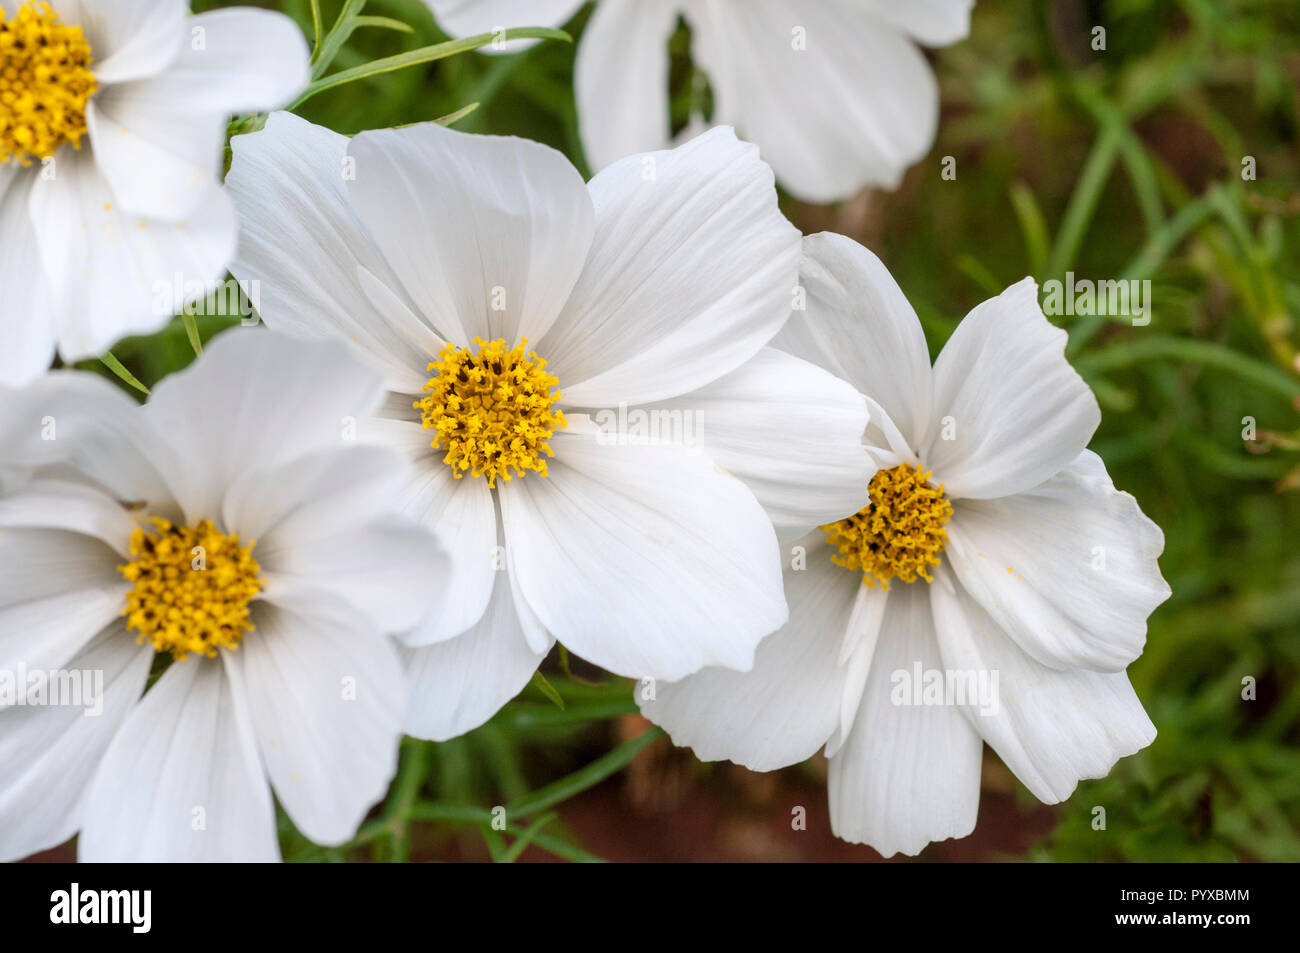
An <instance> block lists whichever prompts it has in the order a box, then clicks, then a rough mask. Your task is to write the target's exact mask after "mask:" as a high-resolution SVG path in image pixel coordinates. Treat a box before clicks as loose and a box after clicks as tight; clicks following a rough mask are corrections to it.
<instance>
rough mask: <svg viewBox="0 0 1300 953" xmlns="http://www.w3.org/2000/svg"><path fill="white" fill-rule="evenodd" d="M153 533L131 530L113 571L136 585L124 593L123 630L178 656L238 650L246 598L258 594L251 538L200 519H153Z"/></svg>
mask: <svg viewBox="0 0 1300 953" xmlns="http://www.w3.org/2000/svg"><path fill="white" fill-rule="evenodd" d="M151 522H152V523H153V525H154V527H155V528H156V530H157V532H156V533H147V532H145V531H144V530H143V529H136V531H135V533H134V534H133V535H132V536H131V556H132V557H133V558H132V559H131V561H130V562H129V563H127V564H126V565H124V566H119V567H118V569H119V571H120V572H121V573H122V575H123V576H125V577H126V579H127V581H128V582H131V583H134V588H132V590H131V591H130V592H129V593H128V594H127V597H126V608H125V609H123V610H122V615H124V616H126V617H127V621H126V627H127V630H128V631H135V632H139V633H140V635H139V636H138V637H137V638H136V642H138V643H144V642H145V641H146V640H148V641H149V642H150V643H151V644H152V645H153V647H154V650H155V651H157V652H171V653H172V657H173V658H175V659H176V660H177V661H180V660H181V659H183V658H185V657H186V656H187V655H188V654H189V653H191V652H194V653H196V654H199V655H206V656H207V657H208V658H215V657H216V655H217V649H218V648H225V649H236V648H238V647H239V642H240V640H241V639H242V638H243V637H244V633H245V632H251V631H253V623H252V622H251V621H250V620H249V617H248V603H249V602H250V601H251V600H252V598H253V597H254V596H256V595H257V594H258V593H259V592H261V591H262V581H261V579H260V578H258V574H259V573H260V572H261V567H260V566H258V564H257V562H256V561H255V560H254V559H253V543H249V544H248V545H247V546H243V545H241V544H240V542H239V537H238V536H233V535H231V536H227V535H226V534H225V533H222V532H219V531H218V530H216V529H215V528H213V526H212V521H211V520H204V521H203V522H201V523H199V524H198V526H195V527H193V528H190V527H186V526H174V525H172V524H171V523H169V522H168V521H167V520H165V519H159V518H158V517H154V518H153V519H152V520H151Z"/></svg>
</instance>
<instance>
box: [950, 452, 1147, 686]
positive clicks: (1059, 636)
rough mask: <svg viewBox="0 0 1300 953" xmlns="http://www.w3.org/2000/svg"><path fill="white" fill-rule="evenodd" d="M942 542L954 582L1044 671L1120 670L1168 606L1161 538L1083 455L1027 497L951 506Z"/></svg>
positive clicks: (1093, 459)
mask: <svg viewBox="0 0 1300 953" xmlns="http://www.w3.org/2000/svg"><path fill="white" fill-rule="evenodd" d="M948 540H949V541H948V545H947V550H946V552H945V558H946V559H947V560H948V561H949V563H950V565H951V567H952V571H953V576H954V578H956V579H958V580H959V581H960V583H961V585H963V586H964V587H965V588H966V590H967V591H968V592H969V593H970V594H971V595H972V596H973V597H974V599H975V601H976V602H978V603H979V604H980V605H981V606H983V607H984V609H985V610H987V611H988V613H989V614H990V615H991V616H992V617H993V618H994V619H995V620H996V621H997V623H998V624H999V625H1000V626H1001V627H1002V628H1003V629H1004V630H1005V631H1006V632H1007V633H1009V634H1010V636H1011V637H1012V638H1013V639H1015V641H1016V643H1017V644H1018V645H1019V646H1020V647H1021V648H1022V649H1024V650H1025V651H1026V652H1027V653H1029V655H1031V656H1032V657H1033V658H1035V659H1037V660H1038V661H1039V662H1040V663H1042V664H1043V665H1046V666H1049V667H1050V668H1056V669H1060V668H1086V669H1091V670H1093V671H1100V672H1119V671H1123V669H1124V668H1125V667H1126V666H1127V665H1128V664H1129V663H1130V662H1132V661H1134V660H1135V659H1136V658H1137V657H1138V656H1139V655H1141V654H1142V647H1143V646H1144V645H1145V644H1146V633H1147V618H1148V617H1149V616H1150V615H1151V613H1152V612H1153V611H1155V608H1156V606H1158V605H1160V603H1162V602H1164V601H1165V600H1166V599H1168V598H1169V585H1168V584H1167V583H1166V582H1165V580H1164V578H1163V577H1162V576H1161V575H1160V567H1159V565H1157V562H1156V560H1157V557H1158V556H1159V555H1160V553H1161V552H1162V551H1163V550H1164V546H1165V537H1164V533H1162V532H1161V531H1160V527H1158V526H1157V525H1156V524H1155V523H1153V522H1151V520H1149V519H1147V517H1146V516H1144V515H1143V514H1142V510H1141V509H1139V508H1138V504H1137V500H1135V499H1133V497H1132V496H1130V495H1129V494H1127V493H1121V492H1120V491H1119V490H1116V489H1115V485H1114V484H1113V483H1112V482H1111V479H1110V477H1109V476H1108V475H1107V473H1106V465H1105V464H1104V463H1102V461H1101V458H1100V457H1098V456H1097V455H1096V454H1095V453H1093V452H1092V451H1090V450H1085V451H1084V452H1083V453H1082V454H1080V455H1079V458H1078V459H1077V460H1076V461H1075V462H1074V463H1073V464H1072V465H1071V466H1069V467H1068V468H1067V469H1065V470H1064V471H1062V472H1061V473H1060V474H1058V475H1057V476H1055V477H1053V478H1052V479H1050V480H1048V481H1047V482H1046V483H1044V484H1042V485H1041V486H1039V487H1036V488H1034V489H1032V490H1029V491H1027V492H1024V493H1017V494H1016V495H1015V496H1009V497H1005V498H1002V499H997V500H958V501H957V503H956V504H955V513H954V515H953V519H952V522H951V523H950V524H949V527H948Z"/></svg>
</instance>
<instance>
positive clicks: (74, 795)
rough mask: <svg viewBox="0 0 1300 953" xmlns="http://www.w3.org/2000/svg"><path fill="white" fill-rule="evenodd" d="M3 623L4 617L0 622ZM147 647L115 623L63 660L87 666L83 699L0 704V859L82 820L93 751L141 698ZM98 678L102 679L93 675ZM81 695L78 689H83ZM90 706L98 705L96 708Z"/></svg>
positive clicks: (61, 836)
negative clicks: (1, 766)
mask: <svg viewBox="0 0 1300 953" xmlns="http://www.w3.org/2000/svg"><path fill="white" fill-rule="evenodd" d="M0 626H3V623H0ZM153 658H154V652H153V649H152V648H149V647H147V646H138V645H136V644H135V642H134V640H133V639H132V638H131V637H130V636H129V635H127V634H126V633H125V632H124V631H123V630H122V628H121V626H116V627H114V628H112V629H110V630H109V631H107V632H105V633H104V634H103V635H102V636H101V637H100V638H99V639H97V640H95V642H93V643H92V644H91V645H89V646H87V648H86V649H85V651H83V652H82V653H81V654H80V655H78V656H76V657H75V658H73V659H72V660H71V661H70V662H68V663H67V665H66V668H67V670H69V671H77V672H85V673H91V675H90V679H91V680H90V681H89V683H85V682H83V683H82V684H83V685H88V688H89V691H90V692H91V694H92V695H97V697H96V698H91V699H85V700H86V701H87V702H88V703H89V704H88V705H86V706H76V705H61V706H57V707H56V706H43V707H20V708H6V709H3V710H0V764H4V765H5V766H6V767H5V771H4V772H0V817H4V818H6V819H7V820H6V823H4V824H0V860H18V859H19V858H22V857H26V856H28V855H29V854H34V853H36V852H37V851H40V850H45V849H46V848H49V847H54V846H55V845H57V844H61V843H63V842H64V841H65V840H67V839H68V838H69V837H71V836H72V835H73V834H74V833H76V831H77V828H78V827H79V826H80V825H81V811H80V805H81V801H82V797H83V796H84V795H85V793H86V789H87V787H89V785H90V781H91V778H92V777H93V776H94V773H95V770H96V769H97V768H98V767H99V760H100V757H101V756H102V755H103V753H104V750H105V749H106V748H107V747H108V743H109V740H110V739H111V738H112V737H113V733H114V732H115V731H117V729H118V726H119V725H121V723H122V721H123V719H124V718H125V717H126V715H127V712H129V711H130V710H131V706H133V705H134V704H135V703H136V702H137V701H138V700H139V698H140V693H141V691H143V690H144V683H145V679H146V678H147V677H148V675H149V666H150V664H151V663H152V662H153ZM96 673H98V677H99V678H102V683H96V682H95V681H94V679H95V678H96ZM83 698H84V696H83ZM96 709H98V712H97V713H96Z"/></svg>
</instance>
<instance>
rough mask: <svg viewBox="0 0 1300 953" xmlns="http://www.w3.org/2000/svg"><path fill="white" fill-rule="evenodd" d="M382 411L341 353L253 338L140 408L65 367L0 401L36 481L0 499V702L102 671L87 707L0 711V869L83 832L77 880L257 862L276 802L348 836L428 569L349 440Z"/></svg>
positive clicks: (326, 833)
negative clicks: (354, 426) (26, 679)
mask: <svg viewBox="0 0 1300 953" xmlns="http://www.w3.org/2000/svg"><path fill="white" fill-rule="evenodd" d="M382 399H383V387H382V383H381V381H380V380H379V378H378V376H377V375H375V374H374V373H373V372H372V371H370V370H369V369H367V368H365V367H364V366H362V365H359V364H358V363H357V362H356V360H355V358H353V357H352V356H350V355H349V354H348V353H347V349H346V348H345V347H344V346H342V345H339V344H329V343H307V342H302V341H295V340H292V339H288V338H285V337H282V336H280V335H276V334H274V333H272V332H266V331H230V332H227V333H226V334H224V335H222V336H221V337H219V338H218V339H217V340H215V341H214V342H213V343H212V344H211V345H210V346H209V348H208V349H207V351H205V353H204V354H203V356H202V357H201V358H199V360H198V361H197V362H196V364H195V366H193V367H192V368H190V369H187V370H185V371H183V372H181V373H179V374H176V375H174V376H172V377H169V378H167V379H166V380H164V381H163V382H162V383H161V384H159V385H158V387H156V388H155V389H154V392H153V394H152V396H151V397H150V400H149V402H148V404H146V405H145V406H144V407H138V406H136V405H135V404H134V403H133V402H132V401H130V400H129V399H128V398H126V397H125V396H123V395H122V394H121V393H120V392H119V391H118V390H117V389H116V388H114V387H113V386H112V385H110V384H108V383H107V382H106V381H104V380H102V379H100V378H97V377H93V376H92V375H88V374H82V373H80V372H76V371H60V372H53V373H51V374H50V375H49V376H48V377H46V378H42V379H41V380H38V381H37V382H36V383H35V384H33V385H31V387H29V388H27V389H25V390H22V391H17V392H14V391H7V392H3V393H0V433H4V434H5V435H6V437H7V438H8V441H9V442H7V443H6V445H5V452H6V456H7V460H8V462H9V464H10V468H11V475H12V472H13V471H16V469H17V464H18V463H22V462H25V463H27V464H29V465H34V464H42V463H43V464H45V465H44V466H39V467H36V468H35V469H34V472H29V473H28V475H27V478H26V479H24V480H22V481H21V483H22V485H21V486H20V487H19V488H17V489H15V490H13V491H12V492H10V493H8V494H6V495H5V496H3V497H0V564H2V565H4V567H5V571H4V574H3V576H2V577H0V687H2V686H3V679H4V676H5V675H6V674H9V675H11V676H12V677H14V678H16V677H17V673H21V672H23V671H26V672H27V673H29V675H30V673H32V672H50V671H58V672H61V673H80V672H88V673H92V675H93V673H102V684H101V685H92V684H87V685H86V686H85V687H84V689H83V694H82V696H81V699H80V700H81V701H82V702H83V704H82V705H76V704H67V702H68V701H69V700H72V701H76V700H78V699H77V698H76V696H71V698H69V697H67V696H59V698H57V699H56V698H55V697H53V696H51V697H47V698H46V699H44V701H45V702H46V704H44V705H36V704H34V702H36V701H40V700H42V699H40V698H39V696H30V697H27V698H26V699H25V703H23V701H20V699H19V698H18V692H13V691H11V693H10V697H8V698H4V696H2V695H0V763H3V764H4V765H5V770H4V771H3V772H0V858H6V859H12V858H17V857H23V856H25V855H27V854H30V853H32V852H34V851H37V850H41V849H44V848H47V847H51V846H54V845H56V844H59V843H61V842H62V841H64V840H66V839H67V838H68V837H70V836H71V835H72V834H73V833H75V832H77V831H80V832H81V836H80V840H79V843H78V854H79V856H80V858H81V859H82V860H91V861H99V860H167V861H170V860H276V859H278V858H279V848H278V846H277V840H276V823H275V811H274V808H273V806H272V801H271V788H272V787H273V788H274V789H275V794H276V796H277V797H278V798H279V800H280V803H281V804H282V805H283V806H284V808H285V810H286V811H287V812H288V813H289V816H290V817H291V818H292V819H293V821H294V823H295V824H297V826H298V828H299V830H301V831H302V832H303V833H304V834H305V835H307V836H308V837H310V838H311V839H312V840H315V841H318V842H321V843H327V844H337V843H341V842H343V841H345V840H346V839H347V838H348V837H350V836H351V835H352V833H353V832H354V831H355V829H356V826H357V824H358V823H359V821H360V820H361V818H362V817H363V816H364V815H365V812H366V810H367V809H368V808H369V807H370V805H372V804H373V803H374V802H375V801H376V800H378V799H379V798H380V797H382V795H383V793H384V791H385V790H386V788H387V785H388V782H389V780H390V779H391V777H392V774H393V772H394V769H395V767H396V763H397V747H398V742H399V741H400V738H401V720H402V714H403V709H404V705H405V700H406V690H405V683H404V677H403V672H402V668H401V661H400V659H399V658H398V650H397V644H396V643H395V642H394V641H393V640H392V639H391V638H389V635H388V634H389V633H392V632H396V631H398V630H400V629H405V628H409V627H410V626H412V625H414V624H415V623H416V622H417V621H418V620H419V619H420V618H421V616H422V615H423V614H424V613H425V612H426V611H427V609H428V607H429V605H430V604H431V602H432V601H433V599H434V598H436V596H437V595H438V593H439V591H440V586H439V580H440V579H443V578H445V576H446V571H445V567H446V565H447V560H446V557H445V555H444V554H443V553H442V551H441V550H440V549H439V547H438V545H437V542H436V541H435V539H434V538H433V536H432V534H430V533H429V532H428V531H427V530H424V529H422V528H420V527H419V526H417V525H416V524H414V523H413V522H412V521H410V520H409V519H408V518H404V517H400V516H398V515H396V514H395V513H394V512H393V510H392V502H391V501H392V499H393V494H394V493H395V490H396V487H397V486H398V485H400V484H401V482H402V480H403V479H404V461H402V459H401V458H400V456H399V455H397V454H395V453H393V452H392V451H390V450H386V449H384V448H382V447H375V446H368V445H364V444H360V443H356V442H349V441H348V440H347V439H346V438H347V436H348V433H349V430H350V427H351V421H353V420H356V419H359V418H360V417H362V416H364V415H366V414H369V413H373V411H374V408H375V407H376V406H377V404H378V403H379V402H380V401H382ZM14 482H19V481H18V480H16V479H15V481H14ZM162 521H166V522H162ZM168 659H170V660H171V661H170V666H169V667H167V669H166V671H165V672H163V674H162V675H161V677H160V678H159V679H158V680H157V682H156V683H154V684H153V685H152V686H151V687H150V688H149V690H148V691H147V692H146V693H145V694H144V696H143V698H142V697H141V692H142V691H143V690H144V688H145V684H146V679H147V678H148V677H149V673H150V669H151V667H154V666H155V664H156V663H161V662H163V661H164V660H168ZM66 677H76V676H66ZM10 687H11V689H12V688H13V687H14V686H13V685H12V684H11V686H10ZM19 691H21V690H19ZM87 694H90V695H93V696H94V697H93V701H94V705H93V706H87V705H86V704H85V701H86V695H87ZM55 701H61V702H63V704H61V705H54V704H52V703H53V702H55ZM88 707H96V708H98V709H99V712H98V713H97V714H94V715H91V716H88V715H87V710H88ZM268 782H269V785H268Z"/></svg>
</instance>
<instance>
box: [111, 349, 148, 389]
mask: <svg viewBox="0 0 1300 953" xmlns="http://www.w3.org/2000/svg"><path fill="white" fill-rule="evenodd" d="M100 361H102V362H103V364H104V366H105V367H107V368H108V369H109V370H110V371H112V372H113V373H114V374H116V375H117V376H118V378H119V379H121V380H123V381H125V382H126V383H127V384H128V385H130V386H131V387H134V388H135V389H136V390H138V391H139V392H140V393H142V394H148V393H149V388H147V387H145V386H144V385H143V384H141V383H140V382H139V381H138V380H136V377H135V375H134V374H132V373H131V372H130V371H128V370H127V369H126V367H125V366H124V365H123V364H122V362H121V361H119V360H118V359H117V358H116V357H114V356H113V352H112V351H105V352H104V356H103V357H101V358H100Z"/></svg>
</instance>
